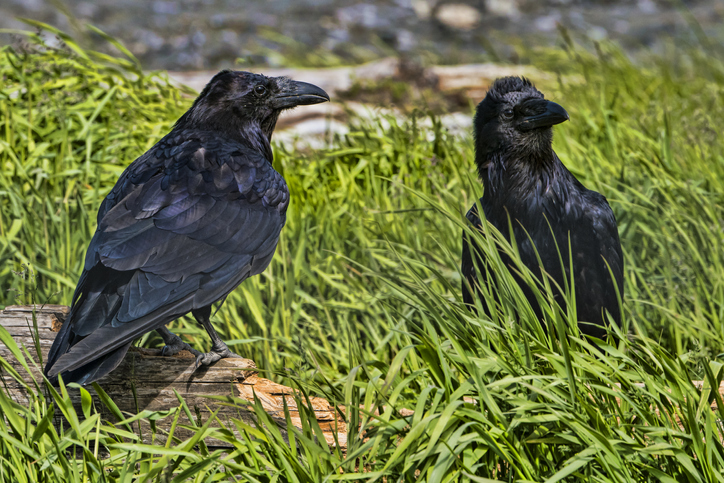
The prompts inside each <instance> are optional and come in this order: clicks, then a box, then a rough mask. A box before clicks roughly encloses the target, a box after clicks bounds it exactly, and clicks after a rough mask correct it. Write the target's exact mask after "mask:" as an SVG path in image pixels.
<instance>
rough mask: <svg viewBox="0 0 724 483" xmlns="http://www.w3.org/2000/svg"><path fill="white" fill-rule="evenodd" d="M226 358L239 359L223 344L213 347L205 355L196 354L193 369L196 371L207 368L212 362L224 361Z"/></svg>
mask: <svg viewBox="0 0 724 483" xmlns="http://www.w3.org/2000/svg"><path fill="white" fill-rule="evenodd" d="M227 357H239V358H240V357H241V356H240V355H238V354H234V353H233V352H231V351H230V350H229V348H228V347H227V346H226V344H224V345H223V346H214V347H212V348H211V352H207V353H205V354H202V353H200V352H199V353H198V355H197V357H196V367H195V369H198V368H199V367H201V366H208V365H211V364H213V363H214V362H217V361H220V360H221V359H226V358H227Z"/></svg>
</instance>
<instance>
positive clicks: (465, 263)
mask: <svg viewBox="0 0 724 483" xmlns="http://www.w3.org/2000/svg"><path fill="white" fill-rule="evenodd" d="M465 216H466V218H467V219H468V221H469V222H470V225H471V227H473V228H475V229H478V230H479V229H481V227H482V224H481V223H482V222H481V220H480V217H479V216H478V207H477V205H473V206H472V207H471V208H470V210H468V213H467V214H466V215H465ZM473 256H475V257H476V259H477V267H478V268H477V270H476V268H475V266H476V262H475V260H476V259H474V258H473ZM483 267H484V265H483V260H482V258H481V257H480V256H479V250H478V247H477V244H476V243H475V241H474V240H471V239H470V237H469V235H468V234H467V233H466V232H465V231H463V253H462V263H461V266H460V272H461V274H462V292H463V302H465V304H466V305H468V306H469V307H470V308H471V310H475V296H476V295H477V296H479V295H480V291H479V290H478V289H477V287H479V286H480V285H479V284H480V283H482V282H484V281H483V280H479V279H478V274H479V273H478V272H479V271H482V273H480V274H479V275H480V276H481V277H484V276H485V273H484V270H483ZM471 289H472V290H471ZM473 291H474V292H473Z"/></svg>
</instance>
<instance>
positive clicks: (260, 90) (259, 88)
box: [254, 84, 266, 97]
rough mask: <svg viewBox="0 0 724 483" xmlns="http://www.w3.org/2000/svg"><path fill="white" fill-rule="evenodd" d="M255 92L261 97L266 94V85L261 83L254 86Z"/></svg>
mask: <svg viewBox="0 0 724 483" xmlns="http://www.w3.org/2000/svg"><path fill="white" fill-rule="evenodd" d="M254 94H256V95H257V96H259V97H261V96H263V95H264V94H266V87H264V86H263V85H261V84H259V85H258V86H255V87H254Z"/></svg>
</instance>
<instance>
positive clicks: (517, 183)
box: [461, 77, 623, 338]
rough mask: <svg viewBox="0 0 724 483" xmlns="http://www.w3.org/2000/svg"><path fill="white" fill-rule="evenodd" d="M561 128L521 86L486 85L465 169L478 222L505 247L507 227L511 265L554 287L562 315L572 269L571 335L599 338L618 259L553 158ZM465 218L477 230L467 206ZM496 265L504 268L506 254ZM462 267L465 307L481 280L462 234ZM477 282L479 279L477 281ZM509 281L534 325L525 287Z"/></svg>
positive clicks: (581, 191)
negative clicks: (473, 169) (515, 261)
mask: <svg viewBox="0 0 724 483" xmlns="http://www.w3.org/2000/svg"><path fill="white" fill-rule="evenodd" d="M567 120H568V113H566V111H565V110H564V109H563V108H562V107H561V106H559V105H558V104H556V103H554V102H550V101H548V100H546V99H544V97H543V94H541V92H540V91H538V90H537V89H536V88H535V87H534V86H533V85H532V84H531V83H530V81H528V80H527V79H524V78H518V77H506V78H503V79H498V80H497V81H495V83H494V84H493V86H492V87H491V88H490V90H489V91H488V93H487V95H486V97H485V99H483V101H482V102H481V103H480V104H479V105H478V107H477V111H476V115H475V120H474V123H473V124H474V137H475V164H476V165H477V169H478V174H479V176H480V178H481V179H482V181H483V185H484V188H485V190H484V192H483V197H482V198H481V199H480V206H481V207H482V209H483V212H484V215H485V219H487V220H488V221H489V222H490V223H491V224H492V225H493V226H494V227H495V228H497V229H498V230H499V231H500V232H501V233H502V234H503V235H504V236H505V237H506V239H508V241H510V229H509V227H510V226H512V228H513V235H514V238H515V243H516V244H517V247H518V251H519V253H520V258H521V261H522V262H523V263H524V264H525V265H526V266H527V267H528V268H529V269H530V270H531V271H532V272H533V273H534V274H535V275H537V277H538V279H539V280H540V279H541V276H542V275H543V273H542V271H541V268H542V270H543V272H545V274H546V276H548V277H550V279H551V280H552V281H553V282H555V283H551V285H552V286H553V290H554V294H555V299H556V301H557V302H558V303H559V304H561V306H562V307H565V304H564V303H563V294H562V293H561V290H562V289H564V287H566V284H565V279H569V278H570V276H569V275H570V273H571V266H570V263H569V260H570V261H572V263H573V267H572V273H573V282H574V289H575V300H576V314H577V319H578V326H579V328H580V329H581V331H582V332H583V333H584V334H587V335H592V336H595V337H599V338H600V337H603V336H604V335H605V334H606V330H605V325H606V321H607V316H606V314H605V312H608V313H609V314H610V316H611V318H612V319H613V321H614V322H616V324H618V325H620V324H621V311H620V308H619V302H618V296H617V292H618V294H620V296H621V297H623V253H622V251H621V242H620V241H619V236H618V229H617V226H616V220H615V218H614V215H613V211H612V210H611V207H610V206H609V205H608V202H607V201H606V198H605V197H603V196H602V195H601V194H599V193H597V192H595V191H591V190H588V189H586V188H585V187H584V186H583V185H582V184H581V183H580V182H579V181H578V180H577V179H576V178H575V177H574V176H573V174H571V172H570V171H568V170H567V169H566V167H565V166H564V165H563V163H561V161H560V159H558V156H557V155H556V153H555V152H554V151H553V147H552V139H553V131H552V129H551V126H553V125H555V124H558V123H561V122H564V121H567ZM467 218H468V220H469V221H470V222H471V223H472V224H473V226H475V227H477V228H481V225H482V221H481V217H480V216H479V214H478V210H477V205H475V206H473V207H472V208H471V209H470V211H468V214H467ZM569 240H570V253H569V249H568V247H569ZM536 251H537V254H538V256H539V257H540V262H539V260H538V257H537V256H536ZM559 251H560V253H559ZM501 256H502V259H503V262H504V263H505V264H506V265H508V266H511V265H512V260H510V258H509V257H508V256H507V255H506V254H503V253H502V252H501ZM462 259H463V260H462V268H461V271H462V274H463V276H464V279H463V299H464V301H465V303H467V304H474V303H475V302H474V298H473V297H474V295H473V293H472V292H471V289H472V291H476V292H478V296H480V295H481V292H480V291H479V287H480V286H479V284H480V283H485V282H486V281H487V276H488V274H487V269H486V263H485V260H484V257H483V256H482V255H481V253H480V251H479V248H478V247H477V246H476V245H475V244H474V243H472V240H469V237H468V236H466V235H464V236H463V254H462ZM476 261H477V263H476ZM476 265H477V266H478V270H476V268H475V266H476ZM541 265H542V266H541ZM478 274H479V275H480V276H481V277H483V278H484V280H482V281H479V280H478V277H477V275H478ZM514 276H515V277H516V278H517V280H518V283H519V285H520V286H521V288H522V290H523V293H524V294H525V296H526V298H527V299H528V301H529V302H530V303H531V306H532V308H533V309H534V310H535V311H536V314H537V315H538V317H539V318H542V311H541V308H540V306H539V305H538V302H537V300H536V298H535V296H534V295H533V291H532V290H531V287H529V286H528V285H527V284H526V283H524V282H523V281H522V280H521V279H520V278H519V277H518V276H517V275H515V274H514Z"/></svg>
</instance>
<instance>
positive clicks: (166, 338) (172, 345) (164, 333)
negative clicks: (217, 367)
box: [156, 326, 201, 357]
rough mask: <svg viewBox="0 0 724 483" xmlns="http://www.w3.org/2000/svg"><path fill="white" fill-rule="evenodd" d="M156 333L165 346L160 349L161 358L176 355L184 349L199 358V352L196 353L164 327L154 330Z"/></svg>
mask: <svg viewBox="0 0 724 483" xmlns="http://www.w3.org/2000/svg"><path fill="white" fill-rule="evenodd" d="M156 332H158V333H159V334H160V335H161V337H162V338H163V342H164V343H165V344H166V345H165V346H163V349H161V355H162V356H172V355H174V354H178V353H179V352H180V351H182V350H184V349H186V350H187V351H189V352H190V353H192V354H193V355H195V356H196V357H199V356H200V355H201V352H200V351H197V350H196V349H194V348H193V347H191V346H190V345H188V344H187V343H186V342H184V341H183V340H181V337H179V336H177V335H176V334H174V333H173V332H171V331H170V330H168V329H167V328H166V326H164V327H161V328H160V329H156Z"/></svg>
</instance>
